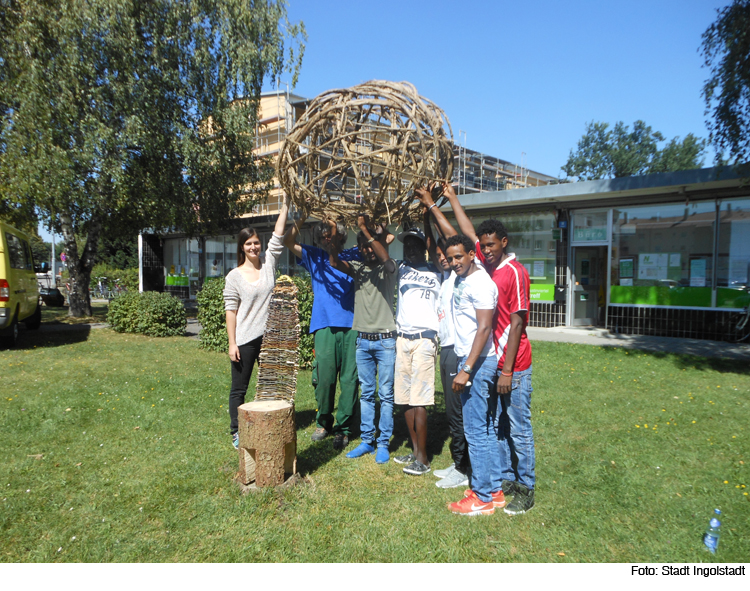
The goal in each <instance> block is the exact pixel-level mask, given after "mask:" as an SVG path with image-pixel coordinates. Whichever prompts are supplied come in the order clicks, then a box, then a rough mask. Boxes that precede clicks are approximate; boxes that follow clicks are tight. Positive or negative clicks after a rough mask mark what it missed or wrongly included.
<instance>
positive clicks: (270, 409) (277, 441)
mask: <svg viewBox="0 0 750 591" xmlns="http://www.w3.org/2000/svg"><path fill="white" fill-rule="evenodd" d="M238 413H239V435H240V449H239V452H240V471H239V474H238V477H237V479H238V480H239V481H240V482H242V484H246V485H247V484H250V483H251V482H252V481H253V480H254V481H255V485H256V486H257V487H259V488H262V487H266V486H278V485H279V484H284V474H285V473H287V474H295V473H296V472H297V429H296V421H295V414H294V404H292V403H290V402H286V401H284V400H256V401H254V402H248V403H246V404H243V405H242V406H240V407H239V409H238Z"/></svg>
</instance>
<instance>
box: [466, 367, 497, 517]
mask: <svg viewBox="0 0 750 591" xmlns="http://www.w3.org/2000/svg"><path fill="white" fill-rule="evenodd" d="M465 363H466V357H463V358H461V359H459V360H458V367H457V371H459V370H460V369H461V367H463V365H464V364H465ZM496 370H497V357H495V356H494V355H488V356H487V357H480V358H479V359H478V360H477V362H476V364H475V366H474V371H472V372H471V375H470V376H469V381H470V382H471V386H469V387H468V388H464V391H463V392H462V393H461V407H462V410H463V415H464V435H465V436H466V443H468V446H469V460H470V461H471V490H473V491H474V492H475V493H476V495H477V497H479V498H480V499H481V500H482V501H484V502H486V503H489V502H490V501H492V493H493V492H497V491H498V490H500V488H501V487H502V481H503V479H502V467H501V464H500V457H499V456H498V453H497V434H496V431H495V425H494V417H495V414H496V412H495V409H496V406H497V396H496V395H494V388H495V372H496Z"/></svg>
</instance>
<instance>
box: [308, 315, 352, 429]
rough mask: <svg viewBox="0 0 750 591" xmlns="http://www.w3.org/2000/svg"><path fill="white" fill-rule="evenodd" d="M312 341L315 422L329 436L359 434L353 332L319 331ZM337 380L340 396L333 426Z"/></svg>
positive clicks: (326, 329)
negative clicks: (316, 404) (330, 434)
mask: <svg viewBox="0 0 750 591" xmlns="http://www.w3.org/2000/svg"><path fill="white" fill-rule="evenodd" d="M314 339H315V360H314V361H313V385H314V386H315V400H316V401H317V403H318V413H317V415H316V417H315V422H316V423H317V426H318V427H322V428H323V429H325V430H326V431H328V432H329V433H343V434H344V435H349V436H351V435H356V434H357V433H358V432H359V431H358V428H359V380H358V377H357V359H356V354H357V331H356V330H352V329H350V328H330V327H328V328H320V329H318V330H316V331H315V336H314ZM337 378H338V381H339V384H340V385H341V395H340V396H339V404H338V411H337V412H336V425H335V426H334V425H333V408H334V403H335V398H336V379H337Z"/></svg>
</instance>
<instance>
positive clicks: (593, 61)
mask: <svg viewBox="0 0 750 591" xmlns="http://www.w3.org/2000/svg"><path fill="white" fill-rule="evenodd" d="M727 4H729V0H724V1H715V0H658V1H654V0H651V1H644V0H629V1H628V2H614V1H611V0H598V1H592V0H570V1H568V2H563V1H554V0H539V1H532V0H527V1H518V0H516V1H508V0H494V1H477V0H463V1H455V0H452V1H444V0H431V1H423V0H400V1H399V0H377V1H376V2H367V1H363V0H289V3H288V13H289V17H290V20H291V21H293V22H296V21H299V20H301V21H303V22H304V23H305V27H306V28H307V34H308V41H307V44H306V50H305V56H304V59H303V63H302V70H301V73H300V77H299V82H298V84H297V87H296V88H295V90H294V92H296V93H297V94H300V95H302V96H305V97H308V98H312V97H314V96H316V95H318V94H320V93H322V92H324V91H326V90H329V89H331V88H341V87H347V86H352V85H355V84H358V83H360V82H365V81H367V80H371V79H387V80H395V81H400V80H407V81H409V82H411V83H412V84H414V85H415V86H416V87H417V89H418V90H419V92H420V93H421V94H422V95H423V96H425V97H427V98H429V99H431V100H432V101H434V102H435V103H437V104H438V105H439V106H440V107H441V108H442V109H443V110H445V112H446V114H447V115H448V117H449V119H450V121H451V125H452V127H453V134H454V138H455V139H458V135H459V130H463V131H464V132H466V145H467V147H469V148H471V149H473V150H478V151H481V152H485V153H487V154H490V155H492V156H495V157H498V158H502V159H504V160H509V161H511V162H514V163H518V164H522V163H523V164H525V165H526V166H527V167H529V168H531V169H533V170H536V171H539V172H542V173H545V174H549V175H552V176H560V175H561V174H562V173H561V171H560V167H561V166H562V165H563V164H565V161H566V160H567V158H568V155H569V153H570V150H571V148H574V147H575V146H576V144H577V142H578V140H579V139H580V137H581V136H582V135H583V132H584V129H585V125H586V123H587V122H588V121H592V120H594V121H605V122H609V123H610V124H613V123H615V122H616V121H624V122H625V123H626V124H628V125H632V123H633V122H634V121H635V120H637V119H642V120H644V121H645V122H646V123H647V124H649V125H651V126H652V127H653V128H654V129H655V130H659V131H661V132H662V133H663V134H664V135H665V136H666V137H668V138H672V137H674V136H680V137H683V136H685V135H686V134H687V133H690V132H692V133H694V134H696V135H698V136H701V137H707V136H708V132H707V130H706V126H705V119H706V117H705V115H704V105H703V100H702V98H701V95H700V91H701V88H702V86H703V83H704V81H705V79H706V78H707V76H708V72H707V70H706V69H705V68H702V67H701V66H702V63H703V60H702V58H701V56H700V54H699V52H698V49H699V47H700V43H701V34H702V33H703V32H704V31H705V30H706V28H707V27H708V26H709V25H710V24H711V23H712V22H713V21H714V20H715V19H716V9H717V8H720V7H722V6H726V5H727ZM282 80H284V78H282ZM289 80H290V77H289V76H288V75H287V76H286V81H289ZM270 88H271V86H270V85H269V86H268V87H267V89H270ZM462 141H463V140H462ZM522 153H525V156H522ZM712 157H713V153H709V154H708V155H707V157H706V161H705V166H710V165H711V160H712ZM522 158H523V162H522ZM43 235H44V236H45V239H48V236H49V234H48V233H47V232H46V231H44V232H43Z"/></svg>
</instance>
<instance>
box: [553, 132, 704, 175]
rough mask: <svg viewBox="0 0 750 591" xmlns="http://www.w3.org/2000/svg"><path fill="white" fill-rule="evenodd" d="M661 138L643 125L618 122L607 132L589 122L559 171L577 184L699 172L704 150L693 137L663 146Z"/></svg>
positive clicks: (688, 135)
mask: <svg viewBox="0 0 750 591" xmlns="http://www.w3.org/2000/svg"><path fill="white" fill-rule="evenodd" d="M664 141H665V138H664V136H663V135H662V134H661V133H660V132H658V131H654V130H653V129H651V126H649V125H646V124H645V123H644V122H643V121H640V120H639V121H636V122H635V123H634V124H633V130H632V131H631V130H630V128H629V126H627V125H625V124H624V123H623V122H622V121H618V122H617V123H616V124H615V126H614V128H612V129H610V128H609V124H608V123H602V122H596V121H592V122H591V123H587V124H586V133H584V134H583V137H582V138H581V139H580V140H579V141H578V147H577V148H576V150H575V151H573V150H571V151H570V155H569V156H568V161H567V162H566V163H565V166H563V167H562V170H563V171H564V172H565V174H566V175H567V176H568V177H575V178H576V179H577V180H579V181H590V180H595V179H602V178H613V177H614V178H618V177H624V176H634V175H640V174H650V173H654V172H671V171H675V170H688V169H691V168H700V167H701V166H702V165H703V159H702V158H701V155H702V154H703V151H704V150H705V147H706V142H705V140H702V139H700V138H698V137H696V136H694V135H693V134H692V133H689V134H687V135H686V136H685V138H684V139H683V140H680V138H678V137H676V138H673V139H672V140H670V141H669V142H667V143H666V145H665V146H664V147H663V148H660V147H659V145H660V144H661V143H662V142H664Z"/></svg>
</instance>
